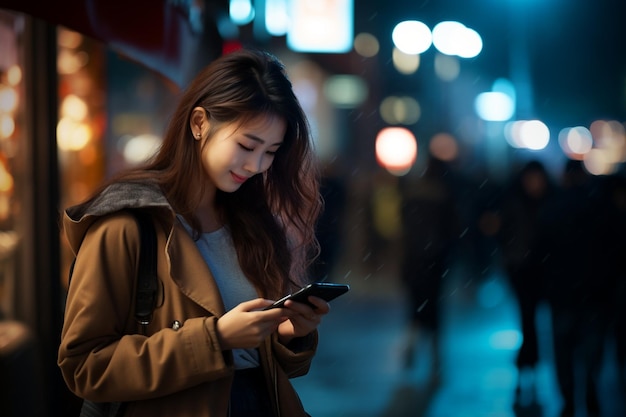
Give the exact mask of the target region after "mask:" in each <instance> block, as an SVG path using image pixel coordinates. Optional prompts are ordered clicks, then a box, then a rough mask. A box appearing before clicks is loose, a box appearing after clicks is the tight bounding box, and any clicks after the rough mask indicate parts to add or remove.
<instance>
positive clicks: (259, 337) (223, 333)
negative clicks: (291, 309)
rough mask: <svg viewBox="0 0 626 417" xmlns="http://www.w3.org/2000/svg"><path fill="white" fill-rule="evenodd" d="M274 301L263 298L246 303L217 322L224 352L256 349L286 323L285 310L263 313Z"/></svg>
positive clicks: (279, 309)
mask: <svg viewBox="0 0 626 417" xmlns="http://www.w3.org/2000/svg"><path fill="white" fill-rule="evenodd" d="M270 304H272V301H270V300H265V299H263V298H257V299H254V300H250V301H246V302H243V303H241V304H239V305H238V306H237V307H235V308H233V309H232V310H230V311H229V312H228V313H226V314H224V315H223V316H222V317H220V318H219V319H218V320H217V334H218V338H219V342H220V345H221V346H222V348H223V349H224V350H228V349H236V348H237V349H247V348H256V347H258V346H259V345H260V344H261V342H262V341H263V340H264V339H265V338H266V337H267V336H269V335H270V334H272V333H273V332H274V331H276V329H277V328H278V326H279V324H280V323H282V322H284V321H285V320H286V319H287V318H286V317H285V313H286V312H285V309H282V308H274V309H270V310H266V311H262V309H263V308H264V307H267V306H268V305H270Z"/></svg>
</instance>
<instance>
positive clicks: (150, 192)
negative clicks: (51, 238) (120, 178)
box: [63, 181, 175, 253]
mask: <svg viewBox="0 0 626 417" xmlns="http://www.w3.org/2000/svg"><path fill="white" fill-rule="evenodd" d="M129 209H143V210H148V211H151V212H154V213H155V214H160V215H161V216H164V217H166V218H170V219H171V220H170V221H173V219H174V217H175V213H174V210H173V209H172V206H171V205H170V204H169V202H168V201H167V199H166V198H165V196H164V195H163V192H162V191H161V189H160V187H159V186H158V184H157V183H156V182H154V181H151V182H119V183H114V184H111V185H109V186H108V187H106V188H105V189H104V190H103V191H102V192H101V193H100V194H98V195H97V196H96V197H95V198H93V199H90V200H89V201H87V202H85V203H81V204H78V205H75V206H72V207H69V208H67V209H66V210H65V215H64V218H63V227H64V229H65V235H66V236H67V238H68V241H69V243H70V246H71V248H72V250H73V251H74V253H76V252H77V251H78V248H79V247H80V243H81V242H82V240H83V237H84V235H85V233H86V231H87V229H88V228H89V226H90V225H91V224H92V223H93V222H94V221H95V220H96V219H97V218H99V217H102V216H106V215H108V214H112V213H115V212H118V211H121V210H129Z"/></svg>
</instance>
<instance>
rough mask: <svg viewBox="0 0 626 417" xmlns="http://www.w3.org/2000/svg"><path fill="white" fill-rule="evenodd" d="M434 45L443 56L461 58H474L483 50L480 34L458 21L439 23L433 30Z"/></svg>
mask: <svg viewBox="0 0 626 417" xmlns="http://www.w3.org/2000/svg"><path fill="white" fill-rule="evenodd" d="M432 43H433V45H434V46H435V48H437V50H438V51H439V52H441V53H442V54H445V55H451V56H453V55H456V56H459V57H461V58H474V57H476V56H478V54H480V52H481V51H482V48H483V41H482V38H481V37H480V35H479V34H478V32H476V31H475V30H473V29H470V28H467V27H466V26H465V25H464V24H462V23H460V22H456V21H443V22H439V23H437V24H436V25H435V27H434V28H433V30H432Z"/></svg>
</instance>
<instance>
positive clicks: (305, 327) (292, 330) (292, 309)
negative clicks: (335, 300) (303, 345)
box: [275, 296, 330, 345]
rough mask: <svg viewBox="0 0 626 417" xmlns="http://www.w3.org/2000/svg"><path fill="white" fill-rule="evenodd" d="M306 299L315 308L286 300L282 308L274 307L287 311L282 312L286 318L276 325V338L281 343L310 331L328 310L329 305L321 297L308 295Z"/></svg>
mask: <svg viewBox="0 0 626 417" xmlns="http://www.w3.org/2000/svg"><path fill="white" fill-rule="evenodd" d="M308 300H309V302H310V303H311V304H313V305H314V306H315V308H311V307H310V306H309V305H307V304H304V303H298V302H296V301H293V300H288V301H286V302H285V306H284V307H283V308H277V309H275V310H287V311H288V313H287V314H284V313H283V315H284V316H286V317H287V320H285V321H283V322H282V323H280V325H279V326H278V339H279V340H280V342H281V343H282V344H284V345H286V344H287V343H289V342H290V341H291V340H292V339H293V338H295V337H303V336H306V335H307V334H309V333H311V332H312V331H313V330H315V329H316V328H317V326H318V325H319V324H320V323H321V321H322V317H323V316H325V315H326V314H328V313H329V312H330V305H329V304H328V303H327V302H326V301H324V300H323V299H321V298H319V297H314V296H310V297H309V298H308Z"/></svg>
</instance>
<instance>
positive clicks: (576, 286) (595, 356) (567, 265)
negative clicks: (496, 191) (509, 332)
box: [540, 160, 612, 417]
mask: <svg viewBox="0 0 626 417" xmlns="http://www.w3.org/2000/svg"><path fill="white" fill-rule="evenodd" d="M603 191H604V189H603V187H601V186H599V185H598V183H597V181H595V180H594V179H593V178H592V177H591V176H590V175H589V174H588V173H587V172H586V171H585V168H584V167H583V165H582V163H581V162H580V161H573V160H572V161H568V162H567V164H566V166H565V170H564V173H563V181H562V187H561V189H560V191H559V192H558V193H556V194H555V196H554V197H553V198H551V199H550V201H549V202H548V204H547V205H546V210H545V211H544V212H543V214H542V221H541V229H540V230H541V239H540V241H541V244H542V245H543V250H545V253H546V254H547V255H546V258H545V261H544V266H545V269H544V280H545V283H546V295H547V299H548V302H549V305H550V309H551V314H552V331H553V334H552V339H553V344H554V346H553V347H554V361H555V369H556V377H557V382H558V387H559V389H560V393H561V396H562V399H563V408H562V411H561V417H573V416H574V415H575V414H576V412H577V411H576V410H577V409H578V407H584V408H585V409H586V412H587V416H588V417H597V416H598V415H599V414H600V403H599V396H598V383H599V377H600V371H601V366H602V361H603V352H604V346H605V344H604V342H605V340H606V336H607V331H608V330H607V329H608V323H609V318H610V314H611V307H612V306H611V303H610V302H608V300H610V299H611V295H612V294H611V292H612V284H611V272H610V268H608V265H609V264H610V263H609V259H608V258H607V251H606V249H607V244H608V240H607V231H608V230H609V227H610V225H609V224H608V223H607V216H606V212H605V211H604V205H603V204H600V202H601V201H602V200H603V196H602V193H603Z"/></svg>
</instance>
